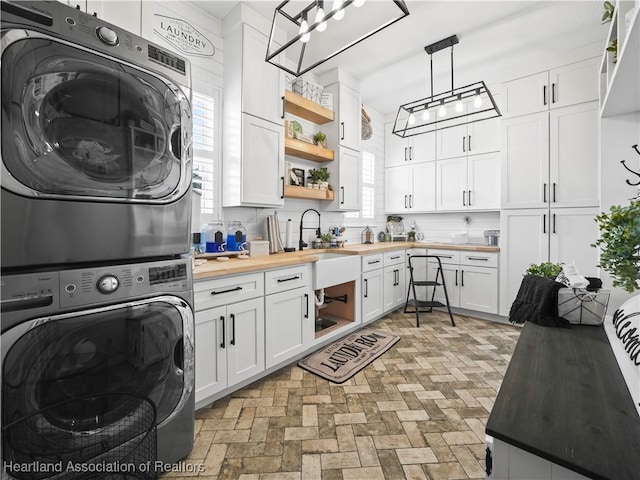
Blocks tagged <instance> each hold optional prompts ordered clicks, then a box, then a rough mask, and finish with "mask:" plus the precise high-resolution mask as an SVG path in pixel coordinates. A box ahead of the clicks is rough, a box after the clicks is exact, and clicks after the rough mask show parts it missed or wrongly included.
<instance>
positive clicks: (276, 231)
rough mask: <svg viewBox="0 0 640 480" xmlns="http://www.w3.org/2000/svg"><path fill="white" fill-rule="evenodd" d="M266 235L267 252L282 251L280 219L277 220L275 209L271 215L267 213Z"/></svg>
mask: <svg viewBox="0 0 640 480" xmlns="http://www.w3.org/2000/svg"><path fill="white" fill-rule="evenodd" d="M267 236H268V239H269V253H278V252H283V251H284V247H283V245H282V239H281V237H280V221H279V220H278V212H277V211H276V212H275V213H274V214H273V215H267Z"/></svg>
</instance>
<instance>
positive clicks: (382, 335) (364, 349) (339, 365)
mask: <svg viewBox="0 0 640 480" xmlns="http://www.w3.org/2000/svg"><path fill="white" fill-rule="evenodd" d="M398 340H400V337H398V336H396V335H391V334H390V333H387V332H382V331H380V330H373V329H371V328H367V327H365V328H363V329H361V330H358V331H357V332H355V333H352V334H350V335H348V336H346V337H343V338H341V339H340V340H338V341H337V342H334V343H332V344H331V345H327V346H326V347H324V348H323V349H322V350H318V351H317V352H315V353H313V354H311V355H309V356H308V357H306V358H304V359H302V360H300V361H299V362H298V366H299V367H300V368H304V369H305V370H308V371H309V372H311V373H315V374H316V375H318V376H319V377H322V378H326V379H327V380H329V381H331V382H333V383H344V382H346V381H347V380H349V379H350V378H351V377H353V376H354V375H355V374H356V373H358V372H359V371H360V370H362V369H363V368H364V367H366V366H367V365H369V364H370V363H371V362H373V361H374V360H375V359H376V358H378V357H379V356H381V355H382V354H383V353H384V352H386V351H387V350H389V349H390V348H391V347H393V346H394V345H395V344H396V343H397V342H398Z"/></svg>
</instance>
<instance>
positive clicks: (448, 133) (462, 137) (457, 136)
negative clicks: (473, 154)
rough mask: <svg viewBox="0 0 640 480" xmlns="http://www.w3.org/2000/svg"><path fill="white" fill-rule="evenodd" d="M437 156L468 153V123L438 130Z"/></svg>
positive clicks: (447, 156) (453, 155)
mask: <svg viewBox="0 0 640 480" xmlns="http://www.w3.org/2000/svg"><path fill="white" fill-rule="evenodd" d="M437 138H438V140H437V142H436V144H437V150H438V154H437V158H438V160H441V159H445V158H454V157H460V156H462V155H466V154H467V125H466V124H464V125H458V126H457V127H451V128H445V129H443V130H438V132H437Z"/></svg>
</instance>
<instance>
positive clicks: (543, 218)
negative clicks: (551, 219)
mask: <svg viewBox="0 0 640 480" xmlns="http://www.w3.org/2000/svg"><path fill="white" fill-rule="evenodd" d="M542 233H547V214H546V213H545V214H544V215H542Z"/></svg>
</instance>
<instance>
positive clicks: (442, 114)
mask: <svg viewBox="0 0 640 480" xmlns="http://www.w3.org/2000/svg"><path fill="white" fill-rule="evenodd" d="M438 116H439V117H440V118H442V117H446V116H447V107H445V106H444V100H441V101H440V108H438Z"/></svg>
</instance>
